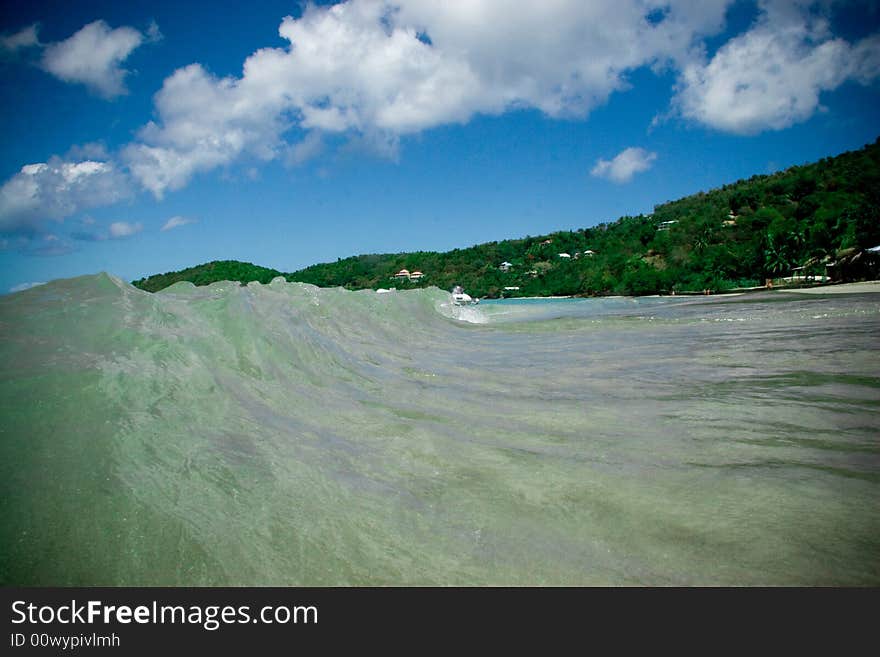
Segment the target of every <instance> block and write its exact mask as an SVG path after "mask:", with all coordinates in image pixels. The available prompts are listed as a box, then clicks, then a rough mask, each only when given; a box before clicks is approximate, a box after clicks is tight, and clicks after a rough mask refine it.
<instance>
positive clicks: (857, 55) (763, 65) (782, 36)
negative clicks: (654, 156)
mask: <svg viewBox="0 0 880 657" xmlns="http://www.w3.org/2000/svg"><path fill="white" fill-rule="evenodd" d="M878 74H880V35H876V34H875V35H872V36H870V37H868V38H866V39H863V40H862V41H859V42H857V43H855V44H850V43H848V42H846V41H844V40H843V39H839V38H832V35H831V33H830V30H829V26H828V23H827V21H826V20H824V19H823V18H822V17H821V16H817V15H813V14H810V13H809V6H808V5H807V3H793V2H770V1H765V2H763V3H762V11H761V14H760V15H759V18H758V19H757V21H756V23H755V24H754V25H753V26H752V27H751V29H749V30H748V31H747V32H746V33H745V34H742V35H740V36H738V37H736V38H734V39H731V40H730V41H728V42H727V43H726V44H724V46H722V47H721V48H720V49H719V50H718V51H717V52H716V53H715V55H714V57H712V59H711V60H709V61H708V62H695V63H691V64H690V65H688V66H686V67H685V68H684V70H683V72H682V76H681V81H680V84H679V90H678V94H677V97H676V99H675V101H674V102H675V105H676V107H677V109H678V111H679V112H680V114H681V115H682V116H684V117H686V118H690V119H694V120H697V121H700V122H702V123H705V124H707V125H709V126H711V127H713V128H717V129H719V130H724V131H727V132H733V133H737V134H746V135H748V134H756V133H758V132H761V131H764V130H780V129H783V128H787V127H789V126H791V125H793V124H795V123H799V122H802V121H805V120H807V119H809V118H810V117H811V116H812V115H813V114H814V113H815V112H816V111H817V110H818V109H819V108H820V96H821V93H822V92H823V91H830V90H833V89H836V88H837V87H839V86H840V85H841V84H843V83H844V82H846V81H847V80H856V81H858V82H861V83H863V84H867V83H868V82H870V81H872V80H874V79H876V78H877V76H878Z"/></svg>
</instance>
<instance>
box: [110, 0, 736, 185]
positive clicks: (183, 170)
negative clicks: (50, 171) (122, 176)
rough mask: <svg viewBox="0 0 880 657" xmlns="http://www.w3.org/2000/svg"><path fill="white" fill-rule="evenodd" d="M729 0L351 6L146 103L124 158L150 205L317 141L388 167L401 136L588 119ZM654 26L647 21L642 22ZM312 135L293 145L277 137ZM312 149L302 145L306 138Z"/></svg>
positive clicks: (312, 13) (713, 22) (674, 57)
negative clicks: (534, 112) (356, 149)
mask: <svg viewBox="0 0 880 657" xmlns="http://www.w3.org/2000/svg"><path fill="white" fill-rule="evenodd" d="M727 4H729V0H711V1H708V0H702V1H701V0H682V1H680V2H677V3H675V5H674V6H672V7H667V6H666V3H665V2H661V1H660V0H596V1H594V2H583V1H582V0H553V1H552V2H550V1H548V2H540V3H519V4H517V7H516V10H515V11H512V10H511V5H510V3H509V2H507V1H503V0H469V1H468V2H461V3H437V2H434V1H433V0H432V1H429V0H397V1H395V2H390V1H386V0H349V1H348V2H345V3H342V4H336V5H333V6H330V7H317V6H312V5H310V6H308V7H307V8H306V10H305V12H304V14H303V16H302V17H300V18H298V19H293V18H291V17H287V18H285V19H284V20H283V21H282V23H281V26H280V28H279V34H280V35H281V36H282V37H283V38H284V39H286V40H287V41H288V42H289V44H288V46H287V47H284V48H263V49H260V50H257V51H256V52H255V53H253V54H252V55H251V56H250V57H248V58H247V60H246V61H245V62H244V66H243V74H242V76H241V77H227V78H218V77H216V76H213V75H211V74H209V73H208V72H207V71H205V70H204V68H202V67H201V66H200V65H198V64H193V65H190V66H187V67H185V68H182V69H179V70H178V71H175V72H174V74H173V75H171V76H170V77H169V78H168V79H166V80H165V83H164V84H163V87H162V89H161V90H160V91H159V93H158V94H157V95H156V113H157V117H158V118H157V120H156V121H155V122H151V123H149V124H147V126H145V127H144V128H143V130H142V131H141V132H140V133H139V135H138V138H139V141H138V142H137V143H134V144H131V145H129V147H127V148H126V149H125V153H124V157H125V159H126V161H127V163H128V165H129V167H130V168H131V171H132V173H133V175H134V176H135V178H136V179H137V180H138V181H139V182H140V183H141V185H143V186H144V187H145V188H146V189H148V190H150V191H152V192H153V194H154V195H156V196H157V197H161V196H162V195H163V194H164V193H165V192H166V191H168V190H174V189H179V188H180V187H183V186H184V185H186V184H187V183H188V181H189V180H190V179H191V178H192V176H194V175H196V174H197V173H199V172H203V171H208V170H211V169H214V168H216V167H220V166H225V165H227V164H229V163H231V162H233V161H235V160H236V159H238V158H240V157H242V156H250V157H254V158H257V159H260V160H269V159H273V158H276V157H278V156H279V155H282V154H283V155H285V156H286V157H287V159H288V160H289V162H290V163H292V164H296V163H297V162H300V161H303V159H304V158H305V157H306V156H307V155H310V154H311V151H312V150H313V149H314V148H316V144H318V143H319V141H318V139H319V137H320V134H321V133H344V134H346V135H347V136H349V137H352V138H355V139H356V140H357V141H358V142H359V143H360V144H361V145H364V146H368V147H371V148H373V149H374V150H376V151H377V152H380V153H384V154H385V155H386V156H390V157H394V156H395V154H396V152H397V144H398V141H399V137H400V136H401V135H406V134H411V133H416V132H419V131H422V130H425V129H428V128H432V127H435V126H439V125H443V124H448V123H464V122H466V121H468V120H469V119H470V118H471V117H472V116H474V115H475V114H478V113H483V114H500V113H503V112H505V111H508V110H511V109H518V108H535V109H538V110H540V111H542V112H544V113H546V114H548V115H550V116H554V117H556V116H559V117H561V116H575V117H583V116H586V115H587V114H588V113H589V111H590V110H591V109H592V108H594V107H595V106H596V105H598V104H601V103H604V102H605V101H606V100H607V99H608V97H609V95H610V94H611V93H613V92H614V91H616V90H621V89H625V88H626V86H627V82H626V73H627V72H628V71H631V70H633V69H636V68H638V67H641V66H645V65H652V66H655V65H665V64H667V63H669V62H682V61H684V60H685V59H687V58H688V57H689V56H690V55H689V53H690V52H691V51H692V50H693V49H694V48H695V47H696V45H697V44H698V43H699V40H700V38H701V37H702V36H705V35H707V34H713V33H716V32H717V31H719V30H720V29H721V27H722V26H723V23H724V12H725V8H726V6H727ZM658 9H659V10H663V12H664V13H663V17H662V20H659V21H657V20H649V19H648V17H649V15H652V12H654V10H658ZM292 127H298V128H300V129H302V130H307V131H310V135H314V136H310V137H307V138H306V141H305V142H301V143H300V144H299V145H296V146H293V147H291V146H290V145H289V144H287V143H286V142H285V140H284V138H283V136H284V133H285V132H286V131H287V130H288V129H290V128H292ZM310 139H311V140H313V141H309V140H310Z"/></svg>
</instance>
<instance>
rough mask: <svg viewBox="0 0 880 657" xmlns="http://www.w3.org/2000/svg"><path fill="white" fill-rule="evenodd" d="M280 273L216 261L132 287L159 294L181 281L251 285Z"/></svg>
mask: <svg viewBox="0 0 880 657" xmlns="http://www.w3.org/2000/svg"><path fill="white" fill-rule="evenodd" d="M283 275H284V274H282V273H281V272H280V271H276V270H274V269H268V268H266V267H260V266H258V265H253V264H251V263H249V262H239V261H238V260H215V261H213V262H207V263H205V264H203V265H196V266H195V267H190V268H189V269H181V270H180V271H171V272H166V273H164V274H153V275H152V276H149V277H147V278H141V279H140V280H137V281H132V285H134V286H135V287H139V288H141V289H142V290H146V291H147V292H158V291H159V290H161V289H164V288H166V287H168V286H169V285H174V284H175V283H178V282H180V281H189V282H190V283H194V284H195V285H210V284H211V283H215V282H217V281H238V282H240V283H250V282H251V281H259V282H260V283H268V282H269V281H271V280H272V279H273V278H275V277H276V276H283Z"/></svg>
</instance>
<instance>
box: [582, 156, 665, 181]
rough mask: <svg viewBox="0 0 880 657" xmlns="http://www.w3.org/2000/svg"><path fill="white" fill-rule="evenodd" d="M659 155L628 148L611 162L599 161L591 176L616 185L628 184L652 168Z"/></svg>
mask: <svg viewBox="0 0 880 657" xmlns="http://www.w3.org/2000/svg"><path fill="white" fill-rule="evenodd" d="M656 159H657V153H651V152H649V151H646V150H645V149H644V148H626V149H624V150H622V151H621V152H620V153H618V154H617V155H616V156H615V157H614V158H613V159H611V160H603V159H599V161H597V162H596V166H594V167H593V169H592V170H591V171H590V174H591V175H593V176H596V177H597V178H605V179H606V180H611V181H613V182H616V183H626V182H629V181H630V180H632V178H633V176H634V175H636V174H637V173H641V172H642V171H647V170H648V169H650V168H651V165H652V164H653V163H654V160H656Z"/></svg>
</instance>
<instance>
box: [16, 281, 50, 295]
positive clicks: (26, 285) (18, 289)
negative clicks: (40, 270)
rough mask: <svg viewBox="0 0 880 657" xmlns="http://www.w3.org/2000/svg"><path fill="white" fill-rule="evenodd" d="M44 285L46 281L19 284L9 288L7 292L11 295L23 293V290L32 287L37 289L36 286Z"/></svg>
mask: <svg viewBox="0 0 880 657" xmlns="http://www.w3.org/2000/svg"><path fill="white" fill-rule="evenodd" d="M45 284H46V281H34V282H31V283H19V284H18V285H15V286H13V287H11V288H9V291H10V292H11V293H15V292H24V291H25V290H30V289H31V288H32V287H37V286H38V285H45Z"/></svg>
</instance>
